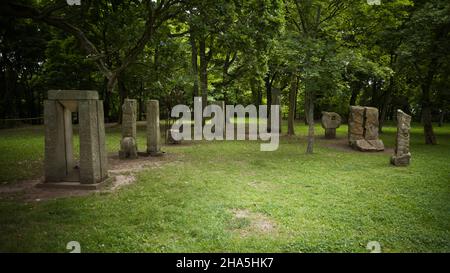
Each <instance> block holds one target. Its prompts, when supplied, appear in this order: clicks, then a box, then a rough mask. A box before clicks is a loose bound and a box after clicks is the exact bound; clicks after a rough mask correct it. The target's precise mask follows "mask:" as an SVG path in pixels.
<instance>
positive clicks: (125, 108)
mask: <svg viewBox="0 0 450 273" xmlns="http://www.w3.org/2000/svg"><path fill="white" fill-rule="evenodd" d="M136 114H137V101H136V100H135V99H125V100H124V102H123V105H122V137H133V138H136Z"/></svg>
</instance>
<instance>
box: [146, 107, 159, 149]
mask: <svg viewBox="0 0 450 273" xmlns="http://www.w3.org/2000/svg"><path fill="white" fill-rule="evenodd" d="M160 142H161V139H160V131H159V101H157V100H149V101H147V153H148V154H150V155H152V156H157V155H160V154H161V143H160Z"/></svg>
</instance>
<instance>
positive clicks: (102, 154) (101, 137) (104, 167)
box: [96, 100, 108, 181]
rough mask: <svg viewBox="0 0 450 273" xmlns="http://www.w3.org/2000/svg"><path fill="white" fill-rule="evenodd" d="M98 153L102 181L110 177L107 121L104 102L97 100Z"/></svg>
mask: <svg viewBox="0 0 450 273" xmlns="http://www.w3.org/2000/svg"><path fill="white" fill-rule="evenodd" d="M96 102H97V128H98V153H99V158H100V181H102V180H104V179H106V178H107V177H108V153H107V151H106V133H105V119H104V117H105V116H104V112H103V101H102V100H97V101H96Z"/></svg>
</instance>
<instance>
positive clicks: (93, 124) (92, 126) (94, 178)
mask: <svg viewBox="0 0 450 273" xmlns="http://www.w3.org/2000/svg"><path fill="white" fill-rule="evenodd" d="M78 109H79V119H80V132H79V134H80V183H82V184H94V183H97V182H100V181H101V179H102V173H103V172H102V171H101V157H102V155H101V153H100V150H101V147H100V141H99V140H100V137H101V136H100V132H99V131H100V128H99V126H98V123H99V122H98V121H99V120H98V104H97V101H96V100H82V101H80V102H79V105H78ZM103 133H104V130H103Z"/></svg>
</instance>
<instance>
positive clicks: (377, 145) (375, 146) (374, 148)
mask: <svg viewBox="0 0 450 273" xmlns="http://www.w3.org/2000/svg"><path fill="white" fill-rule="evenodd" d="M352 146H353V148H356V149H357V150H359V151H361V152H380V151H384V144H383V141H382V140H381V139H374V140H366V139H358V140H356V141H355V142H354V143H353V145H352Z"/></svg>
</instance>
